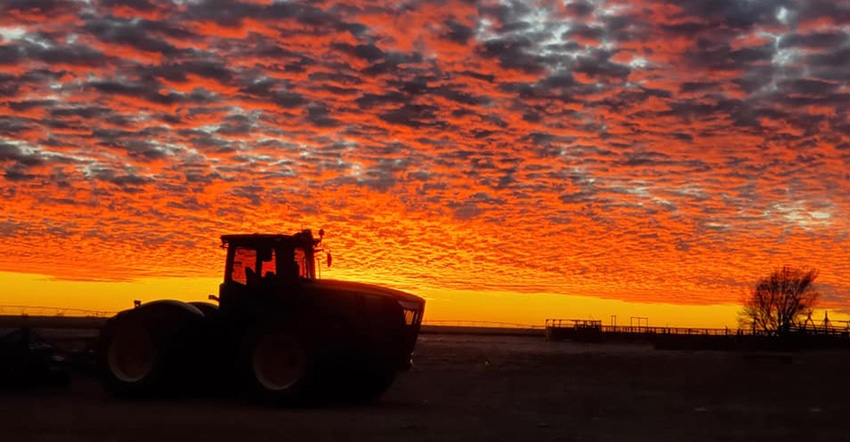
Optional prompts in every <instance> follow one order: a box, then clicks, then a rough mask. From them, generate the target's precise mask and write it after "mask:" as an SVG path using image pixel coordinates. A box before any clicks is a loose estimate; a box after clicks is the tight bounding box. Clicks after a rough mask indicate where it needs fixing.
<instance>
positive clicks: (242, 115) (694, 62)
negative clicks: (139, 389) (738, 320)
mask: <svg viewBox="0 0 850 442" xmlns="http://www.w3.org/2000/svg"><path fill="white" fill-rule="evenodd" d="M46 17H49V20H46ZM848 25H850V6H848V5H843V6H842V3H841V2H833V1H826V0H823V1H821V0H818V1H807V2H797V3H794V2H779V1H772V0H762V1H755V2H754V1H745V0H713V1H705V0H676V1H672V2H667V1H665V2H661V1H629V2H626V1H602V0H595V1H539V2H520V1H500V2H496V1H481V2H468V1H460V0H457V1H452V0H446V1H442V2H418V1H413V2H405V3H399V2H377V1H369V2H365V1H364V2H355V3H354V4H350V2H342V3H338V4H337V3H333V2H330V1H318V2H310V3H309V4H307V3H303V4H299V3H297V2H284V3H277V2H266V1H244V0H243V1H242V2H237V1H233V0H227V1H224V0H222V1H217V0H216V1H211V0H207V1H197V2H194V1H193V2H184V1H181V2H171V1H154V0H133V1H117V0H100V1H98V0H95V1H92V2H79V1H61V0H51V1H48V0H26V1H11V2H5V3H4V4H3V5H2V6H0V175H2V177H0V202H2V210H0V237H2V239H3V244H4V248H5V253H4V254H3V255H2V256H0V287H5V293H3V300H2V301H0V304H13V303H14V304H17V303H27V304H36V305H43V304H47V303H49V304H52V305H60V306H67V307H75V306H76V307H81V308H92V309H106V310H110V309H113V308H118V306H123V305H125V304H127V303H128V301H127V299H133V298H131V297H130V296H129V295H130V294H132V296H136V297H137V298H138V297H139V296H141V294H140V293H142V294H143V293H144V292H145V290H147V288H149V287H151V284H153V287H156V291H157V293H156V294H152V295H151V296H155V297H185V296H188V295H187V291H192V292H194V291H197V293H199V294H200V298H203V297H205V295H206V293H210V292H214V291H215V290H216V285H217V282H216V278H218V277H219V275H220V273H221V267H222V261H223V260H222V252H221V250H220V249H218V248H217V246H218V237H219V236H220V235H221V234H224V233H240V232H285V233H289V232H293V231H294V230H296V229H298V228H300V227H301V226H304V227H310V228H313V229H316V230H318V228H320V227H321V228H324V229H325V230H326V232H328V234H327V242H328V245H329V246H330V247H331V249H332V250H333V252H334V255H335V265H334V269H331V271H330V273H328V274H326V276H330V277H334V278H347V279H358V280H364V281H375V282H380V283H383V284H385V285H389V286H392V287H396V288H400V289H404V290H408V291H411V292H412V293H416V294H422V295H423V296H427V297H429V299H430V300H431V303H430V304H429V305H431V306H432V307H429V315H430V316H429V318H430V319H432V320H439V319H486V320H504V321H506V322H517V321H520V322H527V321H530V322H537V321H541V320H542V319H541V318H544V319H545V317H554V316H566V317H574V316H581V317H588V316H594V317H596V318H597V319H605V320H606V321H607V320H608V318H609V317H610V315H612V314H616V315H618V316H619V317H621V318H627V317H628V316H631V315H640V316H647V315H648V316H650V318H651V321H652V322H653V323H657V324H659V325H662V324H664V323H669V324H671V325H673V324H675V325H705V326H708V325H710V324H716V325H718V326H724V325H729V326H732V325H734V320H735V317H734V312H735V308H736V307H735V305H736V304H737V303H738V301H739V300H740V297H741V296H742V294H743V293H744V292H745V290H746V287H747V286H748V285H749V284H751V283H752V282H753V280H754V279H755V278H757V277H758V276H760V275H762V274H764V273H766V272H767V271H769V270H770V269H772V268H773V267H776V266H781V265H783V264H791V265H808V266H814V267H817V268H818V269H820V272H821V273H820V275H821V276H820V279H819V282H820V289H821V291H822V292H823V294H824V298H823V301H822V307H824V308H831V309H835V310H836V311H843V310H844V309H845V308H846V305H847V302H848V299H850V285H848V284H847V283H846V282H845V278H844V276H845V275H847V274H848V273H850V272H848V255H850V253H848V252H850V251H849V250H848V247H849V246H850V238H848V228H850V222H848V209H850V177H848V175H847V170H848V169H850V168H849V167H848V166H850V120H848V109H849V106H850V105H848V103H850V93H848V79H850V62H848V60H850V34H848V31H847V29H848ZM22 275H23V276H22ZM26 275H40V276H38V277H30V276H26ZM20 278H24V279H20ZM21 287H28V288H29V289H28V290H26V291H22V289H21ZM2 290H4V289H2V288H0V291H2ZM0 293H2V292H0ZM113 293H114V294H113ZM555 296H560V298H553V297H555ZM193 299H195V298H193ZM602 300H604V301H602ZM479 304H480V305H479ZM485 304H486V305H488V307H486V308H479V307H480V306H481V305H485ZM656 318H657V319H656ZM426 319H427V318H426ZM622 320H624V319H621V321H622ZM626 320H627V319H626Z"/></svg>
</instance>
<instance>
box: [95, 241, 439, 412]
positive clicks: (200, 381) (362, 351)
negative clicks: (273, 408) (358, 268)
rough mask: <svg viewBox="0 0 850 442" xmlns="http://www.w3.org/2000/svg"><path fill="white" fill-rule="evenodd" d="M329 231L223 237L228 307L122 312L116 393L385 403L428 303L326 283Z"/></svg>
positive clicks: (107, 340)
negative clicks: (320, 268)
mask: <svg viewBox="0 0 850 442" xmlns="http://www.w3.org/2000/svg"><path fill="white" fill-rule="evenodd" d="M322 233H323V232H320V235H319V238H314V237H313V235H312V233H311V232H310V231H309V230H304V231H301V232H299V233H297V234H295V235H264V234H254V235H225V236H222V237H221V239H222V246H223V247H227V261H226V263H225V271H224V282H223V283H222V284H221V285H220V287H219V296H218V297H215V296H210V298H211V299H213V300H215V301H218V305H215V304H211V303H206V302H192V303H185V302H181V301H174V300H162V301H154V302H150V303H146V304H137V306H136V308H133V309H130V310H125V311H123V312H120V313H118V314H117V315H116V316H115V317H113V318H112V319H110V320H109V321H108V322H107V324H106V326H105V327H104V328H103V330H102V331H101V338H100V342H99V345H98V361H99V364H100V366H101V367H102V370H103V373H104V382H105V385H106V387H107V388H108V389H109V390H110V391H112V392H113V393H115V394H119V395H123V396H130V397H139V396H152V395H163V394H166V395H168V394H173V393H174V392H178V391H191V390H192V389H193V388H194V389H197V390H200V391H208V390H210V389H213V388H215V389H222V388H229V389H232V390H237V391H240V392H243V393H244V394H246V395H247V396H249V397H250V398H252V399H254V400H257V401H262V402H267V403H274V404H304V403H310V402H317V401H326V400H338V399H344V400H353V401H370V400H373V399H376V398H377V397H379V396H380V395H381V394H382V393H383V392H384V391H385V390H386V389H387V388H389V386H390V385H391V384H392V381H393V379H394V377H395V375H396V373H397V372H399V371H402V370H406V369H409V368H410V364H411V355H412V352H413V347H414V345H415V343H416V338H417V335H418V333H419V326H420V323H421V321H422V314H423V311H424V306H425V301H424V300H423V299H422V298H419V297H416V296H413V295H410V294H407V293H404V292H401V291H397V290H391V289H388V288H382V287H378V286H374V285H369V284H362V283H355V282H344V281H332V280H319V279H317V278H316V261H317V254H318V253H319V252H320V249H319V248H318V246H319V245H320V243H321V236H322ZM327 260H328V265H329V264H330V254H328V255H327Z"/></svg>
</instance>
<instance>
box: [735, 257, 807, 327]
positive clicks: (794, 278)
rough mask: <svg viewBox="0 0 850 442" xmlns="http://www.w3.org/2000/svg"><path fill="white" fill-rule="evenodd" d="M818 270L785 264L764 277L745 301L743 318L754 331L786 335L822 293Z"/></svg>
mask: <svg viewBox="0 0 850 442" xmlns="http://www.w3.org/2000/svg"><path fill="white" fill-rule="evenodd" d="M818 273H819V272H818V271H817V269H813V268H808V267H804V268H796V267H790V266H783V267H782V268H779V269H775V270H774V271H773V272H772V273H771V274H770V275H768V276H766V277H763V278H760V279H759V280H758V281H757V282H756V284H755V286H753V288H752V290H751V291H750V294H749V295H748V296H747V297H746V299H745V300H744V309H743V311H742V312H741V320H742V322H743V323H744V324H746V326H748V327H752V328H753V330H756V331H762V332H765V333H767V334H769V335H774V336H777V335H782V334H784V333H787V332H788V331H790V330H791V327H792V326H793V325H794V323H795V321H796V320H797V318H798V317H799V316H801V315H806V314H810V313H811V311H812V307H814V305H815V304H816V303H817V300H818V298H819V297H820V293H818V291H817V290H816V289H815V287H814V282H815V279H817V277H818Z"/></svg>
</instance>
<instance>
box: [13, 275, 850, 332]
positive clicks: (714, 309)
mask: <svg viewBox="0 0 850 442" xmlns="http://www.w3.org/2000/svg"><path fill="white" fill-rule="evenodd" d="M220 282H221V280H220V279H219V278H140V279H137V280H133V281H130V282H90V281H67V280H56V279H52V278H50V277H48V276H44V275H36V274H24V273H9V272H0V287H2V288H1V289H0V294H2V299H1V300H0V306H10V305H13V306H16V305H25V306H46V307H56V308H60V309H63V308H64V309H69V310H70V309H84V310H94V311H102V312H117V311H120V310H124V309H127V308H130V307H132V306H133V300H136V299H138V300H141V301H142V302H149V301H154V300H157V299H178V300H183V301H205V300H206V299H207V295H209V294H215V295H217V294H218V286H219V284H220ZM414 294H416V295H419V296H421V297H423V298H425V299H426V301H427V305H426V311H425V322H435V323H438V322H439V321H487V322H504V323H515V324H524V325H543V324H544V321H545V320H546V319H548V318H569V319H596V320H601V321H602V323H603V324H604V325H610V324H611V323H612V320H613V321H616V324H617V325H620V326H625V325H630V322H634V324H635V325H638V322H637V321H638V320H637V319H632V317H639V318H647V319H646V321H644V320H642V319H641V320H640V321H641V323H640V325H647V324H648V325H650V326H658V327H666V326H669V327H700V328H723V327H729V328H737V327H738V312H739V311H740V306H738V305H729V304H720V305H676V304H662V303H635V302H627V301H620V300H613V299H600V298H594V297H584V296H571V295H561V294H545V293H541V294H516V293H508V292H498V291H486V292H484V291H481V292H476V291H470V290H435V289H422V290H421V291H414ZM18 313H19V310H16V309H8V308H7V309H3V310H0V314H18ZM30 314H50V313H49V312H47V313H30ZM67 314H68V315H72V314H73V311H70V312H68V313H67ZM829 314H830V318H831V319H832V320H841V319H846V317H843V318H842V317H841V316H842V315H841V314H839V313H838V312H835V311H830V312H829ZM612 315H616V319H614V318H612V317H611V316H612ZM843 316H846V315H843ZM819 317H820V318H822V317H823V316H822V315H821V316H819ZM817 320H818V319H816V321H817Z"/></svg>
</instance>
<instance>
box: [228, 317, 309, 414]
mask: <svg viewBox="0 0 850 442" xmlns="http://www.w3.org/2000/svg"><path fill="white" fill-rule="evenodd" d="M242 365H243V369H244V372H245V379H246V383H247V386H246V387H247V390H248V395H249V397H250V398H251V399H253V400H256V401H259V402H263V403H271V404H276V405H303V404H306V403H309V402H311V401H312V400H314V399H316V397H315V389H314V386H315V380H316V377H317V376H316V375H317V373H316V371H317V366H316V357H315V354H314V352H313V349H312V346H311V345H310V342H309V341H308V340H307V339H305V338H303V337H302V336H301V335H299V334H298V333H294V332H291V331H289V330H285V329H261V330H255V331H253V332H251V333H249V334H248V336H247V338H246V341H245V345H244V346H243V364H242Z"/></svg>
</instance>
